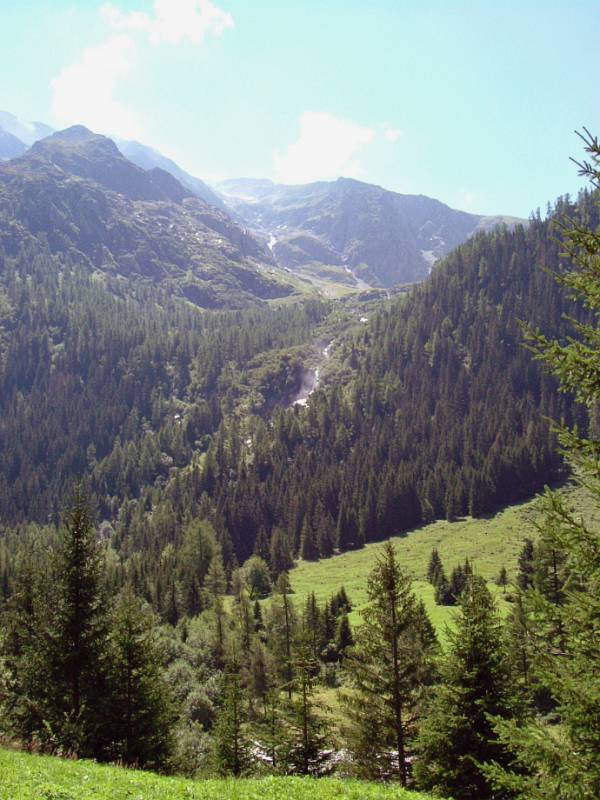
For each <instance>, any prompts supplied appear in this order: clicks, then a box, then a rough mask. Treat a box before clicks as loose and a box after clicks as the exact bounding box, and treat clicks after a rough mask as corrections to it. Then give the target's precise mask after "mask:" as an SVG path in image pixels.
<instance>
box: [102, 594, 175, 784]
mask: <svg viewBox="0 0 600 800" xmlns="http://www.w3.org/2000/svg"><path fill="white" fill-rule="evenodd" d="M157 625H158V620H157V618H156V616H155V615H154V614H153V612H152V611H151V609H150V608H149V607H148V605H147V604H146V603H144V602H143V601H142V600H140V598H139V597H136V595H135V594H134V592H133V590H132V588H131V586H126V587H125V589H123V591H122V592H121V593H120V595H119V596H118V598H117V600H116V603H115V607H114V611H113V614H112V619H111V630H110V648H111V652H110V675H109V678H110V689H109V697H108V698H106V700H105V702H106V701H108V702H109V703H110V705H111V709H112V713H111V718H112V719H111V722H110V731H111V741H112V742H113V745H112V754H111V758H114V759H115V760H117V761H123V762H124V763H125V764H135V765H138V766H140V767H150V768H153V769H158V768H161V767H163V766H164V764H165V763H166V760H167V758H168V756H169V752H170V749H171V736H172V728H173V723H174V720H175V715H174V708H173V705H172V701H171V697H170V690H169V687H168V685H167V683H166V680H165V672H164V668H165V653H164V652H163V651H162V649H161V647H160V646H159V643H158V639H157Z"/></svg>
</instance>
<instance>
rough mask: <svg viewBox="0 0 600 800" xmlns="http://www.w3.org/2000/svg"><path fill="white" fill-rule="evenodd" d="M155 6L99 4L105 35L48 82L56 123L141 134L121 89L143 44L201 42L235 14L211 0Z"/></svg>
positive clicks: (157, 1) (169, 0)
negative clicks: (136, 7) (125, 7)
mask: <svg viewBox="0 0 600 800" xmlns="http://www.w3.org/2000/svg"><path fill="white" fill-rule="evenodd" d="M152 8H153V11H152V12H151V13H146V12H144V11H131V12H124V11H122V10H121V9H120V8H118V6H116V5H113V4H110V3H109V4H106V5H103V6H101V8H100V9H99V12H100V16H101V17H102V19H103V21H104V22H105V24H106V25H107V26H108V28H109V32H108V35H107V38H106V39H105V40H104V41H102V42H100V43H99V44H96V45H91V46H88V47H86V48H85V49H84V50H83V51H82V52H81V54H80V55H79V57H78V58H77V59H76V60H75V61H74V62H73V63H72V64H69V65H67V66H66V67H64V68H63V69H62V70H61V72H60V73H59V74H58V75H56V76H55V77H54V78H52V80H51V81H50V91H51V94H52V114H53V117H54V122H55V123H56V124H57V125H62V126H66V125H73V124H76V123H81V124H83V125H86V126H87V127H89V128H91V129H92V130H94V131H98V132H102V133H114V134H116V135H118V136H121V137H123V138H125V139H133V138H140V137H143V135H144V134H143V130H144V125H143V120H142V119H141V118H140V116H139V114H137V113H136V111H135V110H134V109H133V108H132V106H131V103H130V102H129V103H127V104H126V103H125V102H123V101H122V100H120V99H119V91H120V89H121V88H122V87H123V86H124V84H126V83H127V80H128V79H131V77H132V76H133V74H134V72H135V70H136V67H137V66H138V64H139V63H140V61H141V60H142V57H143V48H142V47H141V44H142V43H146V42H147V43H150V44H152V45H160V44H180V43H183V42H190V43H192V44H200V43H202V42H203V41H204V39H205V38H206V37H207V36H208V35H213V36H220V35H221V34H222V33H223V32H224V31H225V30H227V28H231V27H233V24H234V23H233V17H232V16H231V14H229V13H227V12H226V11H223V10H221V9H220V8H218V7H217V6H216V5H214V4H213V3H211V2H210V0H154V3H153V4H152Z"/></svg>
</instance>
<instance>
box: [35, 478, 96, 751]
mask: <svg viewBox="0 0 600 800" xmlns="http://www.w3.org/2000/svg"><path fill="white" fill-rule="evenodd" d="M51 569H52V573H51V580H50V581H47V582H46V583H45V585H44V591H45V592H46V596H45V597H44V598H43V601H44V608H45V611H43V612H42V611H40V616H39V617H38V619H39V622H38V624H39V626H40V627H39V632H38V635H37V636H36V639H37V641H36V652H35V653H32V654H31V655H32V662H31V669H32V670H33V671H34V673H35V675H36V681H37V687H38V691H39V694H38V696H37V697H35V698H32V701H33V703H34V704H36V705H37V707H38V709H39V712H38V713H39V724H40V729H39V730H38V736H39V737H40V738H41V739H42V740H43V741H46V742H47V744H48V745H49V746H50V747H60V748H61V749H63V750H67V751H72V752H76V753H77V754H79V755H85V756H94V757H102V756H103V755H104V750H105V747H106V744H107V742H106V734H107V731H106V718H105V716H104V713H103V712H104V709H105V706H104V699H105V697H106V694H107V668H108V619H107V613H106V608H107V603H106V598H105V597H104V595H103V591H102V583H103V581H102V577H103V576H102V554H101V550H100V547H99V545H98V543H97V541H96V531H95V529H94V526H93V524H92V519H91V511H90V508H89V504H88V501H87V499H86V497H85V495H84V493H83V490H82V489H81V488H80V487H77V488H76V490H75V493H74V496H73V500H72V503H71V506H70V508H69V510H68V512H67V514H66V521H65V525H64V528H63V529H62V531H61V537H60V542H59V546H58V548H57V551H56V554H55V557H54V561H53V564H52V568H51Z"/></svg>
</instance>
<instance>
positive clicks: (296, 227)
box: [218, 178, 516, 287]
mask: <svg viewBox="0 0 600 800" xmlns="http://www.w3.org/2000/svg"><path fill="white" fill-rule="evenodd" d="M218 188H219V189H220V191H221V192H222V194H223V196H224V197H225V200H226V201H227V203H228V204H229V206H230V207H231V208H232V209H233V210H234V211H235V212H236V213H237V214H238V215H239V216H240V217H241V218H242V219H244V220H245V221H246V222H247V224H248V225H249V226H250V228H251V229H252V230H253V231H254V232H256V233H257V234H258V235H261V234H262V235H263V236H265V237H266V238H267V239H268V241H269V246H270V247H271V249H272V251H273V255H274V256H275V259H276V261H277V263H278V264H280V265H281V266H284V267H288V268H291V269H294V270H297V269H302V268H305V267H307V266H308V265H310V264H314V263H317V264H319V263H320V264H323V265H327V266H330V267H337V268H339V269H341V270H344V271H346V272H350V273H351V274H353V275H354V276H355V277H356V278H357V279H358V280H359V281H363V282H366V283H368V284H371V285H374V286H386V287H390V286H393V285H394V284H397V283H412V282H414V281H419V280H422V279H423V278H424V277H425V276H426V275H427V274H428V273H429V271H430V269H431V267H432V265H433V264H434V263H435V261H436V260H437V259H439V258H441V257H442V256H444V255H446V254H447V253H448V252H450V250H451V249H452V248H453V247H456V245H458V244H461V243H462V242H464V241H465V240H466V239H467V238H468V237H469V236H471V235H472V234H473V233H475V232H476V231H478V230H482V229H488V228H490V227H493V226H494V225H497V224H501V223H503V222H508V223H509V224H513V223H514V222H515V221H516V220H515V219H514V218H508V217H485V216H479V215H476V214H468V213H466V212H464V211H456V210H454V209H452V208H449V207H448V206H447V205H445V204H444V203H440V202H439V201H438V200H433V199H431V198H429V197H425V196H424V195H402V194H398V193H397V192H390V191H387V190H386V189H383V188H381V187H380V186H373V185H371V184H368V183H362V182H361V181H357V180H352V179H350V178H338V180H336V181H320V182H318V183H309V184H306V185H301V186H285V185H278V184H274V183H272V182H271V181H268V180H252V179H241V180H228V181H224V182H223V183H221V184H219V187H218Z"/></svg>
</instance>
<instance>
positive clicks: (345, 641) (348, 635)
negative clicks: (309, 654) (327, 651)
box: [335, 614, 354, 660]
mask: <svg viewBox="0 0 600 800" xmlns="http://www.w3.org/2000/svg"><path fill="white" fill-rule="evenodd" d="M353 646H354V636H353V635H352V628H351V627H350V620H349V619H348V614H342V616H341V617H340V619H339V622H338V626H337V631H336V634H335V649H336V650H337V652H338V653H339V657H340V660H341V659H343V658H344V657H345V655H346V650H348V648H350V647H353Z"/></svg>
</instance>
